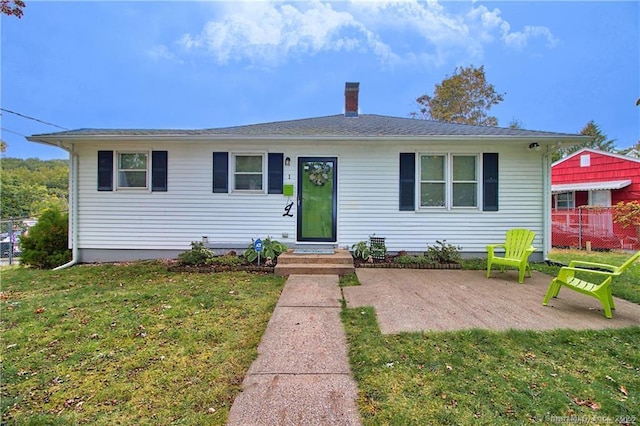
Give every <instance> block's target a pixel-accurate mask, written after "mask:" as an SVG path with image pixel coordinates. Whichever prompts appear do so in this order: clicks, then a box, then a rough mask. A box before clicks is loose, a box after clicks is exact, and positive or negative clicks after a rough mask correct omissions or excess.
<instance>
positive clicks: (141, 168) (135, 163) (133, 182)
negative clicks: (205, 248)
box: [118, 152, 149, 189]
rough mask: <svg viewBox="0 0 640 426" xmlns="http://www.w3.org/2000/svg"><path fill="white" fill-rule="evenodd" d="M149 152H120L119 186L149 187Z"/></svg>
mask: <svg viewBox="0 0 640 426" xmlns="http://www.w3.org/2000/svg"><path fill="white" fill-rule="evenodd" d="M148 164H149V154H148V153H147V152H119V153H118V188H142V189H144V188H148V187H149V183H148V182H149V179H148Z"/></svg>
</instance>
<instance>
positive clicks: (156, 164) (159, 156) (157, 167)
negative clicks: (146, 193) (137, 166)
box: [151, 151, 167, 191]
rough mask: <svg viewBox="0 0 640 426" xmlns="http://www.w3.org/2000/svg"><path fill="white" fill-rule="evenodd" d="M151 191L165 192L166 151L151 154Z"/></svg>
mask: <svg viewBox="0 0 640 426" xmlns="http://www.w3.org/2000/svg"><path fill="white" fill-rule="evenodd" d="M151 190H152V191H166V190H167V151H152V152H151Z"/></svg>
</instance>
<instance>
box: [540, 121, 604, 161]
mask: <svg viewBox="0 0 640 426" xmlns="http://www.w3.org/2000/svg"><path fill="white" fill-rule="evenodd" d="M580 134H581V135H584V136H590V137H591V139H590V140H589V141H587V142H585V143H583V144H580V145H574V146H570V147H567V148H564V149H561V150H558V151H556V152H554V154H553V155H552V161H557V160H559V159H561V158H564V157H566V156H567V155H571V154H573V153H574V152H577V151H580V150H581V149H583V148H591V149H597V150H600V151H607V152H616V146H615V142H616V141H615V139H609V138H608V137H607V135H606V134H604V133H602V130H601V129H600V126H598V124H597V123H596V122H595V121H593V120H590V121H589V122H588V123H587V124H585V126H584V127H583V128H582V130H580Z"/></svg>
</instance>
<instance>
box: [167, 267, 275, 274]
mask: <svg viewBox="0 0 640 426" xmlns="http://www.w3.org/2000/svg"><path fill="white" fill-rule="evenodd" d="M167 269H168V270H169V272H198V273H211V272H239V271H244V272H257V273H264V274H273V270H274V267H273V266H255V265H240V266H219V265H210V266H206V265H205V266H184V265H172V266H169V267H168V268H167Z"/></svg>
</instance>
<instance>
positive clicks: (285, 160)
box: [284, 157, 291, 166]
mask: <svg viewBox="0 0 640 426" xmlns="http://www.w3.org/2000/svg"><path fill="white" fill-rule="evenodd" d="M284 165H285V166H290V165H291V158H289V157H287V158H285V159H284Z"/></svg>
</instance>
